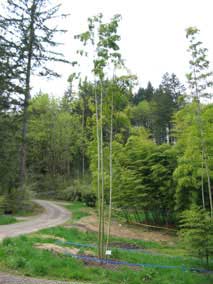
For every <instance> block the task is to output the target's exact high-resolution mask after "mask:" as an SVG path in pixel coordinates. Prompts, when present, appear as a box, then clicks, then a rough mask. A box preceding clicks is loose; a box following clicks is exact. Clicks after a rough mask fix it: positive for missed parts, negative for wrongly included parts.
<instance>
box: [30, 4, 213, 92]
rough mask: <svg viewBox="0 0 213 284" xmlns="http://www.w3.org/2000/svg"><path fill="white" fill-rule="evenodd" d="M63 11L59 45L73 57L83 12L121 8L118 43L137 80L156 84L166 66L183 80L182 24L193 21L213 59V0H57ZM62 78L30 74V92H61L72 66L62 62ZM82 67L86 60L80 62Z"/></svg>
mask: <svg viewBox="0 0 213 284" xmlns="http://www.w3.org/2000/svg"><path fill="white" fill-rule="evenodd" d="M53 2H57V3H58V2H61V3H62V5H63V12H64V11H65V12H66V13H70V14H71V15H70V17H69V18H67V19H66V20H65V22H64V26H65V27H66V29H67V30H68V33H67V34H66V35H65V36H63V40H64V43H65V44H64V46H63V47H62V51H63V52H64V54H65V56H66V57H67V58H68V59H71V60H72V61H73V60H75V59H76V55H75V50H76V48H77V42H75V40H74V38H73V36H74V35H75V34H78V33H80V32H83V31H85V29H86V28H87V18H88V17H90V16H93V15H96V14H98V13H100V12H101V13H103V14H104V16H105V17H106V19H109V18H110V17H112V16H113V15H114V14H117V13H119V14H121V15H122V21H121V23H120V30H119V33H120V35H121V41H120V47H121V53H122V56H123V58H124V59H125V60H126V65H127V67H128V68H129V69H130V70H131V72H132V73H133V74H136V75H137V76H138V79H139V84H140V85H141V86H146V84H147V81H149V80H150V81H151V82H152V83H153V85H154V86H155V87H157V86H158V84H159V83H160V81H161V77H162V75H163V74H164V73H165V72H170V73H171V72H174V73H175V74H176V75H177V76H178V77H179V79H180V80H181V81H182V82H183V83H185V74H186V73H187V71H188V54H187V40H186V38H185V29H186V28H187V27H189V26H196V27H198V28H199V29H200V31H201V33H200V39H201V40H202V41H203V43H204V46H205V47H207V48H208V49H209V53H208V54H209V60H210V62H211V63H212V62H213V16H212V13H213V0H131V1H129V0H88V1H87V0H77V1H70V0H61V1H60V0H55V1H53ZM57 68H59V69H60V70H59V71H60V72H61V74H62V78H60V79H54V80H50V81H45V80H43V79H42V80H41V79H34V80H33V93H35V92H37V91H39V90H40V89H41V90H42V91H44V92H48V93H49V94H52V95H55V96H59V95H62V94H63V93H64V90H65V87H66V80H67V77H68V76H69V74H71V73H72V72H73V71H74V70H73V69H72V67H70V66H62V65H61V66H60V67H57ZM81 69H82V72H83V73H84V72H86V71H85V70H87V68H86V64H83V65H82V66H81Z"/></svg>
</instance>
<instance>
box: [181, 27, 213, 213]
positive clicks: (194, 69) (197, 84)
mask: <svg viewBox="0 0 213 284" xmlns="http://www.w3.org/2000/svg"><path fill="white" fill-rule="evenodd" d="M198 34H199V30H198V29H197V28H196V27H189V28H188V29H187V30H186V37H187V39H188V40H189V50H188V51H189V53H190V55H191V60H190V61H189V63H190V72H189V73H188V74H187V79H188V82H189V86H190V89H191V95H192V98H193V100H194V101H195V102H196V104H197V109H196V120H197V125H198V129H199V138H200V144H201V158H202V169H203V167H204V169H205V174H206V177H207V183H208V195H209V204H210V212H211V216H212V217H213V203H212V192H211V190H212V189H211V178H210V170H209V162H208V149H207V145H206V141H205V133H204V128H203V121H202V115H201V112H202V109H201V99H203V100H204V99H208V98H211V97H212V94H211V92H210V88H211V87H212V86H213V72H211V71H209V61H208V59H207V49H206V48H204V47H203V46H202V42H201V41H199V40H198V39H197V37H198ZM201 191H202V196H203V204H205V202H204V191H203V177H202V186H201ZM204 206H205V205H204Z"/></svg>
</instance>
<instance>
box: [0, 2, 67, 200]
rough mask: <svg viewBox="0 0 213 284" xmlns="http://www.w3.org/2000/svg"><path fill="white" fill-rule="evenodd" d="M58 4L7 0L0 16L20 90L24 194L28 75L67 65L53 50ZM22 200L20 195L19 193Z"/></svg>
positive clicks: (52, 72)
mask: <svg viewBox="0 0 213 284" xmlns="http://www.w3.org/2000/svg"><path fill="white" fill-rule="evenodd" d="M59 8H60V5H57V6H52V7H50V6H49V1H48V0H21V1H20V0H7V2H6V11H5V16H3V15H1V17H0V27H1V32H2V34H3V36H2V41H3V42H4V43H6V44H7V46H8V48H9V49H8V54H9V56H11V57H12V58H13V61H14V62H15V67H16V69H15V75H17V76H16V79H17V80H18V84H19V85H20V87H21V88H22V90H23V91H22V95H23V104H22V107H23V125H22V142H21V150H20V176H19V185H20V188H21V189H22V191H23V186H24V183H25V181H26V159H27V128H28V120H29V112H28V108H29V103H30V90H31V75H32V74H38V75H41V76H46V77H49V76H52V75H56V76H58V74H57V73H56V72H54V71H52V70H51V69H50V68H48V66H47V63H48V62H49V61H59V62H67V61H66V60H64V59H63V56H62V54H60V53H58V52H56V51H54V50H53V48H54V47H56V46H57V42H56V41H55V39H54V36H55V34H56V33H58V32H62V30H59V29H57V28H55V27H53V28H52V27H51V21H52V20H53V19H55V18H56V17H57V15H58V11H59ZM19 198H20V200H21V198H22V197H21V195H20V194H19Z"/></svg>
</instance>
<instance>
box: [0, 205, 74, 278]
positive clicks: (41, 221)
mask: <svg viewBox="0 0 213 284" xmlns="http://www.w3.org/2000/svg"><path fill="white" fill-rule="evenodd" d="M35 202H36V203H37V204H39V205H40V206H42V207H43V208H44V209H45V210H44V212H43V213H42V214H39V215H37V216H33V217H30V219H28V220H27V221H22V222H19V223H15V224H11V225H1V226H0V240H3V239H4V238H6V237H15V236H19V235H22V234H29V233H33V232H36V231H39V230H41V229H44V228H49V227H55V226H58V225H61V224H63V223H65V222H66V221H68V220H69V218H70V212H69V211H68V210H66V209H65V208H63V207H61V206H59V205H57V204H55V203H54V202H51V201H45V200H35ZM0 283H1V282H0Z"/></svg>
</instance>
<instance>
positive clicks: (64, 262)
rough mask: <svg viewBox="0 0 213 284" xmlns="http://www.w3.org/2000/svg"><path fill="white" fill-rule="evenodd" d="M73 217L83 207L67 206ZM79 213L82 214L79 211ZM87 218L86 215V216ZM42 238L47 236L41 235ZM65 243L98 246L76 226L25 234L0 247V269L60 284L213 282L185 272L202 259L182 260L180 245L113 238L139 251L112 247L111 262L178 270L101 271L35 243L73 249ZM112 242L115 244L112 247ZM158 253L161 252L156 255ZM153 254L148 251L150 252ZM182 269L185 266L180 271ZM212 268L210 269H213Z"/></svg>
mask: <svg viewBox="0 0 213 284" xmlns="http://www.w3.org/2000/svg"><path fill="white" fill-rule="evenodd" d="M69 208H70V210H71V211H74V212H75V213H74V215H73V216H75V218H76V219H79V218H80V216H81V214H82V216H83V215H84V213H87V212H86V211H85V207H82V205H81V204H79V203H77V204H72V205H70V207H69ZM81 210H82V212H83V213H80V211H81ZM88 214H89V213H88ZM44 236H45V237H44ZM53 236H54V237H57V238H63V240H64V241H65V243H64V242H63V241H62V242H56V240H55V239H53ZM66 241H68V242H72V243H78V244H79V243H80V244H87V245H89V244H91V245H95V244H96V243H97V234H96V233H92V232H81V231H79V230H77V229H76V228H64V227H55V228H49V229H44V230H41V231H39V232H38V233H36V234H32V235H29V236H21V237H18V238H13V239H5V240H4V241H3V242H2V244H0V267H1V268H2V269H7V270H16V271H17V272H20V273H22V274H25V275H28V276H33V277H44V278H49V279H60V280H71V279H72V280H79V281H89V282H93V283H97V284H98V283H99V284H117V283H118V284H127V283H128V284H141V283H148V284H212V283H213V275H211V274H201V273H197V272H191V271H189V270H187V268H191V267H197V268H200V267H203V264H202V263H200V260H198V259H196V258H191V257H184V256H181V250H180V249H179V247H178V245H174V246H173V247H170V246H167V245H165V244H164V243H157V242H147V241H143V240H131V239H125V238H112V240H111V241H112V246H114V247H115V246H116V245H117V246H118V245H120V244H123V245H124V246H125V245H128V246H129V245H132V246H135V247H136V246H137V247H138V248H141V249H142V250H141V251H140V250H139V251H127V250H121V249H118V248H112V259H116V260H120V261H127V262H130V263H143V264H154V265H162V266H166V265H167V266H177V267H176V268H174V269H160V268H154V267H153V268H148V267H146V268H144V267H137V268H131V267H127V266H110V267H102V266H100V265H99V266H98V265H95V263H93V265H89V263H86V264H85V263H84V262H83V261H82V260H79V259H75V258H73V257H71V256H67V255H62V254H56V253H54V252H51V251H45V250H40V249H38V248H36V247H35V246H34V245H35V244H37V243H53V244H55V243H57V244H58V245H60V246H63V247H69V248H74V247H77V246H76V245H68V244H66ZM113 244H114V245H113ZM172 248H173V250H174V251H179V256H177V257H175V256H174V254H173V255H172V254H171V255H166V254H165V252H166V253H167V254H168V253H169V251H172ZM86 250H87V251H88V250H89V251H90V252H94V253H95V252H96V248H95V247H92V248H84V247H81V248H80V251H79V254H85V253H86ZM159 251H160V253H159ZM150 252H152V253H150ZM183 266H184V267H185V268H186V269H185V270H184V269H182V268H183ZM212 269H213V267H212Z"/></svg>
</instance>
